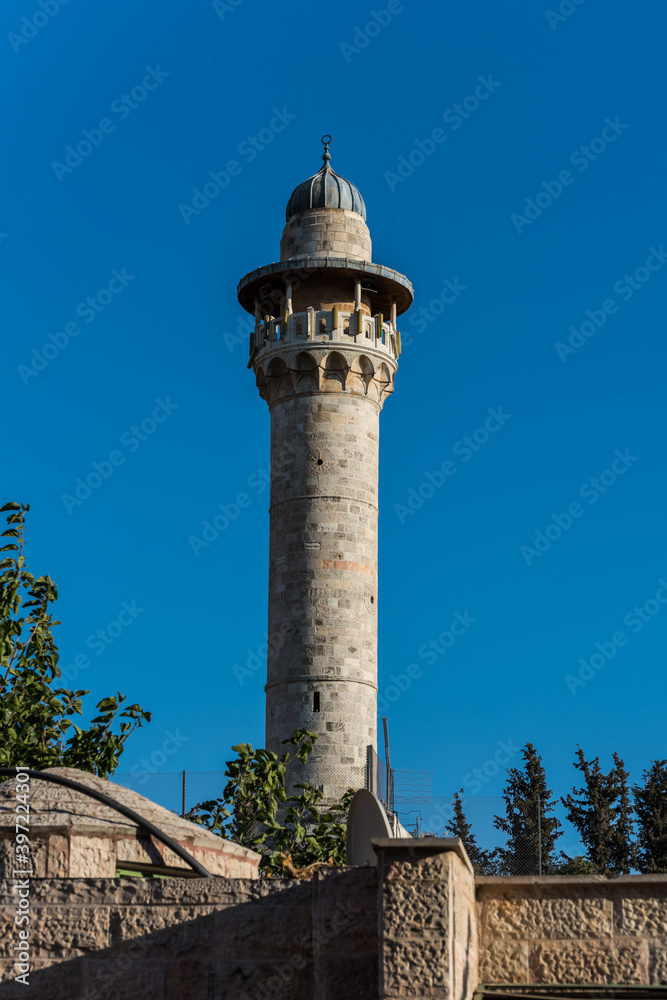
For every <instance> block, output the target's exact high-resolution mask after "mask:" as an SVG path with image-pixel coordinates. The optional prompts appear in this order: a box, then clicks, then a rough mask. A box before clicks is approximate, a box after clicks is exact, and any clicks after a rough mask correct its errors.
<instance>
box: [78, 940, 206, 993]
mask: <svg viewBox="0 0 667 1000" xmlns="http://www.w3.org/2000/svg"><path fill="white" fill-rule="evenodd" d="M83 986H84V992H83V993H82V997H86V998H88V997H91V998H94V1000H101V998H104V1000H164V997H165V963H164V962H162V961H159V960H157V959H156V960H152V961H151V960H146V959H144V958H141V957H133V956H132V954H131V953H130V952H129V951H128V950H126V949H121V950H119V951H117V952H112V953H111V954H108V955H107V956H106V957H105V958H104V959H103V960H100V961H93V960H92V959H85V960H84V962H83ZM202 995H203V996H204V997H205V996H206V994H205V993H204V994H202ZM74 998H77V1000H78V994H73V995H72V998H71V1000H74Z"/></svg>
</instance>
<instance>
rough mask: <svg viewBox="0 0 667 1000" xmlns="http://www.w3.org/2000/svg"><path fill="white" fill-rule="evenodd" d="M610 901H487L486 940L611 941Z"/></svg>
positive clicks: (483, 923) (512, 899)
mask: <svg viewBox="0 0 667 1000" xmlns="http://www.w3.org/2000/svg"><path fill="white" fill-rule="evenodd" d="M613 915H614V914H613V903H612V901H611V900H609V899H586V898H581V897H579V898H577V897H574V898H570V899H567V898H564V899H539V898H523V899H521V898H516V897H510V898H505V899H497V900H487V901H486V902H485V903H484V904H483V908H482V925H483V933H484V938H485V940H487V941H488V940H493V939H494V938H503V939H506V938H517V939H518V938H521V939H530V938H609V937H611V935H612V927H613Z"/></svg>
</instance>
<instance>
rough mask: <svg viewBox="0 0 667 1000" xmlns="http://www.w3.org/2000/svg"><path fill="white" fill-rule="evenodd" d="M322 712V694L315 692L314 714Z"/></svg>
mask: <svg viewBox="0 0 667 1000" xmlns="http://www.w3.org/2000/svg"><path fill="white" fill-rule="evenodd" d="M319 710H320V692H319V691H313V712H319Z"/></svg>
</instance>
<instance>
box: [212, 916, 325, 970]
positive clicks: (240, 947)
mask: <svg viewBox="0 0 667 1000" xmlns="http://www.w3.org/2000/svg"><path fill="white" fill-rule="evenodd" d="M214 926H215V953H216V955H217V956H218V958H225V959H233V958H239V959H256V960H264V959H266V960H274V959H275V960H276V961H277V960H279V959H283V958H285V957H286V956H287V958H288V959H289V957H290V956H291V955H293V954H295V955H302V956H305V958H308V957H309V956H310V954H311V952H312V917H311V907H310V906H307V907H306V906H298V905H296V906H291V907H290V908H289V910H286V908H285V907H284V906H252V907H246V908H245V909H242V910H240V911H239V910H238V909H237V908H230V909H227V910H222V911H219V912H218V913H216V915H215V920H214Z"/></svg>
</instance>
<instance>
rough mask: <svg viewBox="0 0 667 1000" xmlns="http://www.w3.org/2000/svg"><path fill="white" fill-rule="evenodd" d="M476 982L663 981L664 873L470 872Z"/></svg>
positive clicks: (666, 939)
mask: <svg viewBox="0 0 667 1000" xmlns="http://www.w3.org/2000/svg"><path fill="white" fill-rule="evenodd" d="M477 915H478V927H479V935H480V980H481V982H483V983H628V984H631V983H643V984H651V985H657V984H660V983H667V875H625V876H620V877H619V878H615V879H605V878H604V877H602V876H543V877H541V878H533V877H516V878H492V877H479V878H478V879H477Z"/></svg>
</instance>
